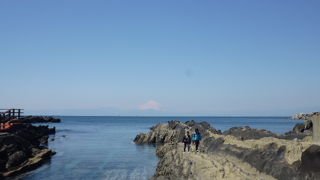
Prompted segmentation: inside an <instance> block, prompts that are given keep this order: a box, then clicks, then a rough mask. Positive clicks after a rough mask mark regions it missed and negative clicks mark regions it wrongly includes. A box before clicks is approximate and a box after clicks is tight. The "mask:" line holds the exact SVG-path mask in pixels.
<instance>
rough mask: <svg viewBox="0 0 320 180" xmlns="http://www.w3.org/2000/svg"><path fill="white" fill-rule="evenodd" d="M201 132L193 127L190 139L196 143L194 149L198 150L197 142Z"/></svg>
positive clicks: (199, 139)
mask: <svg viewBox="0 0 320 180" xmlns="http://www.w3.org/2000/svg"><path fill="white" fill-rule="evenodd" d="M201 138H202V137H201V134H200V132H199V129H195V133H194V134H193V135H192V140H193V142H194V143H195V144H196V151H197V152H199V144H200V141H201Z"/></svg>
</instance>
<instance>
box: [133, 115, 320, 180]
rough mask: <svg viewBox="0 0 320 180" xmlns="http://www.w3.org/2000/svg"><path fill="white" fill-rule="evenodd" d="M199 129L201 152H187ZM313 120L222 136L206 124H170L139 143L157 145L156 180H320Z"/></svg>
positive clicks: (152, 130)
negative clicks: (279, 130) (188, 137)
mask: <svg viewBox="0 0 320 180" xmlns="http://www.w3.org/2000/svg"><path fill="white" fill-rule="evenodd" d="M196 128H197V129H199V130H200V132H201V134H202V136H203V140H202V141H201V143H200V152H195V151H194V149H193V150H192V152H191V153H183V144H182V143H181V142H182V138H183V136H184V134H185V132H186V131H190V132H194V130H195V129H196ZM311 134H312V122H305V123H301V124H297V125H296V126H295V127H294V128H293V130H292V131H290V132H288V133H285V134H274V133H272V132H270V131H266V130H259V129H254V128H250V127H234V128H231V129H229V130H227V131H225V132H221V131H220V130H217V129H215V128H213V127H211V126H210V124H208V123H206V122H200V123H199V122H195V121H189V122H185V123H183V122H179V121H170V122H168V123H164V124H157V125H156V126H153V127H151V128H150V132H148V133H146V134H144V133H141V134H138V135H137V136H136V138H135V139H134V141H135V143H136V144H157V145H158V146H157V151H156V152H157V156H158V157H159V158H160V161H159V163H158V165H157V170H156V173H155V175H154V177H153V178H152V179H153V180H165V179H168V180H171V179H172V180H173V179H178V180H179V179H195V180H198V179H199V180H206V179H230V180H234V179H239V180H243V179H281V180H287V179H288V180H300V179H312V180H313V179H320V161H319V160H320V146H318V145H314V144H313V143H312V137H311V136H310V135H311Z"/></svg>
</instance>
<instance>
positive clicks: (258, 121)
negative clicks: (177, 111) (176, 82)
mask: <svg viewBox="0 0 320 180" xmlns="http://www.w3.org/2000/svg"><path fill="white" fill-rule="evenodd" d="M59 118H61V119H62V123H58V124H50V126H55V127H56V129H57V133H56V134H55V135H53V136H51V137H50V140H51V139H54V140H53V141H49V144H48V146H49V148H50V149H53V150H54V151H56V152H57V154H56V155H55V156H53V158H52V159H51V161H50V162H49V163H47V164H45V165H44V166H41V167H40V168H38V169H36V170H34V171H32V172H30V173H28V174H26V175H24V176H23V177H19V178H18V179H23V180H43V179H47V180H49V179H52V180H60V179H68V180H73V179H77V180H78V179H90V180H91V179H97V180H102V179H107V180H112V179H117V180H118V179H130V180H131V179H132V180H136V179H137V180H143V179H148V178H150V177H151V176H152V175H153V174H154V172H155V169H156V165H157V162H158V159H157V157H156V155H155V147H154V146H149V145H143V146H142V145H135V144H134V143H133V139H134V137H135V136H136V135H137V134H138V133H140V132H148V131H149V128H150V127H151V126H153V125H155V124H157V123H161V122H167V121H170V120H179V121H183V122H184V121H190V120H196V121H207V122H209V123H210V124H211V125H212V126H214V127H215V128H217V129H220V130H222V131H224V130H227V129H229V128H231V127H234V126H251V127H254V128H261V129H267V130H271V131H273V132H276V133H284V132H287V131H289V130H291V129H292V127H293V126H294V124H295V123H297V122H299V121H294V120H290V119H289V117H121V116H120V117H101V116H99V117H95V116H92V117H91V116H90V117H89V116H87V117H85V116H63V117H59Z"/></svg>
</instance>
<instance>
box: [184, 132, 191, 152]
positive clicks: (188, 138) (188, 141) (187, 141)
mask: <svg viewBox="0 0 320 180" xmlns="http://www.w3.org/2000/svg"><path fill="white" fill-rule="evenodd" d="M182 141H183V143H184V148H183V151H184V152H186V147H187V146H188V152H190V145H191V136H190V134H189V131H187V134H186V135H184V137H183V140H182Z"/></svg>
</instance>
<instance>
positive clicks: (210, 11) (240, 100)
mask: <svg viewBox="0 0 320 180" xmlns="http://www.w3.org/2000/svg"><path fill="white" fill-rule="evenodd" d="M319 9H320V3H319V1H316V0H308V1H303V0H299V1H297V0H287V1H284V0H282V1H279V0H268V1H248V0H242V1H238V0H234V1H231V0H230V1H213V0H212V1H194V0H192V1H189V0H183V1H182V0H181V1H178V0H177V1H172V0H161V1H158V0H145V1H141V0H136V1H121V0H117V1H104V0H103V1H102V0H101V1H100V0H90V1H81V0H68V1H65V0H56V1H49V0H38V1H35V0H30V1H12V0H2V1H0V22H1V23H0V77H1V85H0V107H1V108H10V107H18V108H24V109H25V111H26V113H30V114H33V113H34V114H60V115H204V116H206V115H217V116H218V115H265V116H268V115H292V114H293V113H297V112H312V111H319V110H320V93H319V90H320V83H318V82H319V77H320V71H319V67H320V36H319V32H320V23H319V18H320V11H319Z"/></svg>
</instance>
